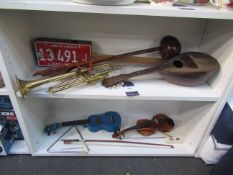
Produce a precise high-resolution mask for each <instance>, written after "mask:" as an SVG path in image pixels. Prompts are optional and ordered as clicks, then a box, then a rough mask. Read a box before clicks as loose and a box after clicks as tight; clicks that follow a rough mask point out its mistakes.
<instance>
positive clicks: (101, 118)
mask: <svg viewBox="0 0 233 175" xmlns="http://www.w3.org/2000/svg"><path fill="white" fill-rule="evenodd" d="M73 125H83V126H84V127H87V128H88V129H89V130H90V131H91V132H97V131H100V130H105V131H107V132H116V131H117V130H119V129H120V127H121V117H120V115H119V114H118V113H117V112H114V111H109V112H106V113H104V114H99V115H91V116H89V117H88V119H84V120H75V121H68V122H61V123H53V124H49V125H47V126H46V127H45V132H46V133H47V134H48V135H50V133H51V132H53V133H55V132H56V131H57V130H58V129H59V128H61V127H62V126H73Z"/></svg>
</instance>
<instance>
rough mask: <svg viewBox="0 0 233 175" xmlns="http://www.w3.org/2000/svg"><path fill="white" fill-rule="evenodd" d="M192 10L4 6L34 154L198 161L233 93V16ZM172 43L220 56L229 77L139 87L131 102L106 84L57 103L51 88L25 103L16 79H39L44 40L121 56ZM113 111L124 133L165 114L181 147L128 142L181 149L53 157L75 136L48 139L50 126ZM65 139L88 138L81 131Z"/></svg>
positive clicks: (2, 37) (5, 38) (1, 15)
mask: <svg viewBox="0 0 233 175" xmlns="http://www.w3.org/2000/svg"><path fill="white" fill-rule="evenodd" d="M190 8H193V9H192V10H190ZM190 8H186V9H185V8H179V7H172V6H171V5H169V4H168V5H166V6H162V5H158V6H150V5H148V4H140V3H136V4H133V5H130V6H92V5H81V4H76V3H73V2H70V1H68V0H66V1H65V0H53V1H52V0H51V1H50V0H46V1H36V0H28V1H23V0H20V1H13V0H12V1H1V2H0V50H1V51H2V58H1V60H0V61H1V65H2V68H3V75H4V77H5V79H6V84H7V87H9V88H7V91H8V93H9V95H10V97H11V99H12V101H13V102H12V103H13V105H14V107H15V111H16V113H17V116H18V117H19V123H20V126H21V128H22V131H23V134H24V136H25V140H26V144H27V146H28V148H29V150H30V153H31V154H32V155H34V156H61V155H62V156H63V155H64V156H83V155H85V156H192V157H198V156H199V153H200V150H201V149H202V146H203V143H204V142H205V140H206V139H207V138H208V136H209V133H210V131H211V129H212V127H213V125H214V123H215V121H216V120H217V118H218V115H219V114H220V112H221V110H222V108H223V106H224V104H225V102H226V100H227V97H228V95H229V94H230V89H231V88H232V76H233V70H232V68H231V67H232V65H233V58H232V57H233V45H232V41H233V30H232V29H233V21H232V20H233V11H232V10H229V9H223V10H219V9H216V8H213V7H210V6H207V7H190ZM165 35H173V36H176V37H177V38H178V39H179V40H180V42H181V44H182V52H185V51H200V52H205V53H207V54H210V55H212V56H213V57H215V58H216V59H217V60H218V62H219V63H220V65H221V71H220V72H218V73H217V74H216V75H215V76H214V77H212V78H211V79H210V80H209V81H208V82H207V83H206V84H204V85H202V86H198V87H182V86H177V85H173V84H170V83H168V82H166V81H165V80H164V79H157V80H156V79H151V80H133V82H134V84H135V87H136V89H137V90H138V92H139V94H140V96H137V97H132V98H131V97H126V96H125V92H124V90H123V89H122V88H120V87H118V88H116V89H105V88H104V87H102V86H101V85H100V83H97V84H96V85H94V86H86V87H80V88H73V89H70V90H67V91H63V92H59V93H56V94H52V95H51V94H48V93H47V92H46V89H47V87H48V85H43V86H41V87H39V88H36V89H34V90H32V91H31V92H30V93H29V94H28V95H27V96H25V98H22V97H20V95H19V93H18V87H17V85H16V78H15V75H17V77H18V78H20V79H23V80H31V78H30V77H31V76H30V75H31V72H33V71H34V70H35V68H36V66H37V65H36V60H35V57H34V54H33V50H32V41H33V39H35V38H37V37H50V38H61V39H80V40H91V41H92V42H93V51H94V52H96V53H104V54H112V55H114V54H119V53H124V52H129V51H134V50H139V49H142V48H149V47H152V46H158V45H159V42H160V40H161V38H162V37H163V36H165ZM152 55H154V54H152ZM150 56H151V55H150ZM125 70H128V71H130V70H131V68H129V67H127V68H126V69H125ZM121 71H122V70H121ZM106 111H116V112H118V113H119V114H120V115H121V117H122V128H126V127H129V126H132V125H134V124H135V123H136V121H137V120H138V119H140V118H151V117H152V116H153V115H155V114H158V113H164V114H166V115H168V116H170V117H171V118H172V119H173V120H174V122H175V128H174V130H173V131H172V132H170V133H169V134H170V135H171V136H173V137H174V138H179V140H176V139H174V140H169V138H168V137H166V136H164V135H163V134H161V133H156V134H155V135H153V136H151V137H146V138H145V137H142V136H139V135H138V134H136V132H134V133H133V132H132V133H131V134H129V135H127V138H126V139H127V140H129V141H143V142H149V143H160V144H172V145H173V146H174V148H172V149H167V148H164V147H157V148H156V149H155V148H152V147H148V146H137V145H131V144H124V145H119V144H109V143H108V144H93V143H92V144H91V143H87V144H88V147H89V149H90V151H89V152H88V153H84V152H83V151H82V149H81V147H82V145H83V144H80V143H79V144H72V145H64V144H63V143H61V141H58V142H57V143H56V145H54V146H53V147H56V150H53V152H50V151H48V149H49V147H51V145H52V144H53V143H54V142H55V141H56V140H57V139H59V137H60V136H61V135H62V134H63V133H64V132H65V131H66V130H67V128H63V129H61V130H59V131H58V132H57V133H56V134H55V135H51V136H48V135H47V134H46V133H45V132H44V127H45V125H46V124H48V123H51V122H60V121H68V120H77V119H84V118H87V117H88V116H90V115H92V114H100V113H104V112H106ZM78 128H79V131H80V132H81V134H82V136H83V137H84V138H85V139H106V140H111V139H112V138H111V133H107V132H104V131H99V132H97V133H91V132H89V131H88V130H87V129H86V128H83V127H81V126H79V127H78ZM65 137H67V138H76V139H77V138H80V136H78V134H77V132H76V131H75V130H70V131H69V132H68V133H67V135H66V136H65ZM157 137H165V138H157ZM73 147H76V148H75V149H74V148H73ZM71 148H72V149H71ZM80 149H81V151H80ZM64 150H66V151H64Z"/></svg>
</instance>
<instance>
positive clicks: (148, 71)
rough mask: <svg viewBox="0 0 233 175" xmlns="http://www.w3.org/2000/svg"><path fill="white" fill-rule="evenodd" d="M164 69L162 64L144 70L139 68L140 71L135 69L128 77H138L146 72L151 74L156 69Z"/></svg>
mask: <svg viewBox="0 0 233 175" xmlns="http://www.w3.org/2000/svg"><path fill="white" fill-rule="evenodd" d="M161 69H162V66H161V65H157V66H154V67H151V68H148V69H143V70H139V71H135V72H132V73H129V74H128V75H127V76H128V78H132V77H136V76H140V75H145V74H149V73H152V72H155V71H159V70H161Z"/></svg>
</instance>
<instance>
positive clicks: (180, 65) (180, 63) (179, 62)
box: [173, 60, 183, 68]
mask: <svg viewBox="0 0 233 175" xmlns="http://www.w3.org/2000/svg"><path fill="white" fill-rule="evenodd" d="M173 65H174V66H175V67H177V68H181V67H183V63H182V62H181V61H179V60H176V61H174V62H173Z"/></svg>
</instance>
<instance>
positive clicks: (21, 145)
mask: <svg viewBox="0 0 233 175" xmlns="http://www.w3.org/2000/svg"><path fill="white" fill-rule="evenodd" d="M9 154H30V151H29V150H28V148H27V145H26V142H25V141H24V140H16V141H15V142H14V144H13V146H12V148H11V149H10V153H9Z"/></svg>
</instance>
